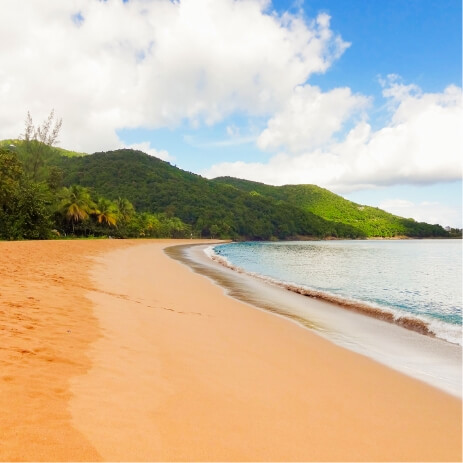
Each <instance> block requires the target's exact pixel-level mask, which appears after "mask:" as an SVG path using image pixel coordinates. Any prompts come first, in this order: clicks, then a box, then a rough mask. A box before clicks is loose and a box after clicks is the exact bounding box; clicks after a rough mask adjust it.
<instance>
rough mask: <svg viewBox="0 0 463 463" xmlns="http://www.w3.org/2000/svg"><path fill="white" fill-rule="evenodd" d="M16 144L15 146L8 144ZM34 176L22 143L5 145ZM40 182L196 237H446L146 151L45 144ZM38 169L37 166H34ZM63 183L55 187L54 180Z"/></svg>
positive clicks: (297, 188) (324, 193)
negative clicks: (178, 225) (188, 167)
mask: <svg viewBox="0 0 463 463" xmlns="http://www.w3.org/2000/svg"><path fill="white" fill-rule="evenodd" d="M11 145H14V147H11ZM1 147H10V148H9V149H13V150H14V151H15V152H16V153H17V155H18V158H19V159H20V160H21V161H22V163H23V165H24V166H25V168H26V171H28V170H29V171H31V161H35V159H31V157H30V154H29V153H28V151H27V149H26V148H25V146H24V144H23V142H22V141H21V140H3V141H0V148H1ZM41 152H42V154H41V162H40V166H39V169H38V170H37V169H36V170H35V171H34V172H36V175H35V179H36V180H37V181H39V182H40V181H43V182H50V179H51V178H53V181H54V183H55V184H59V182H61V183H62V185H63V186H71V185H81V186H84V187H88V188H90V189H91V190H92V191H93V193H94V194H95V195H96V196H102V197H105V198H108V199H109V200H115V199H117V198H126V199H128V200H129V201H130V202H131V203H133V205H134V206H135V208H136V210H137V211H138V212H149V213H164V214H165V215H166V216H167V217H178V218H179V219H181V220H182V221H183V222H184V223H185V224H188V225H189V226H191V230H192V232H193V233H194V234H195V235H198V236H203V237H208V236H212V237H222V238H232V239H251V240H258V239H261V240H271V239H291V238H292V239H304V238H366V237H395V236H407V237H434V236H436V237H447V236H449V233H448V232H447V231H446V230H444V229H443V228H442V227H441V226H439V225H429V224H425V223H417V222H415V221H414V220H412V219H404V218H402V217H397V216H394V215H392V214H389V213H387V212H385V211H382V210H380V209H377V208H373V207H368V206H362V205H359V204H356V203H353V202H351V201H347V200H345V199H344V198H342V197H341V196H338V195H336V194H334V193H332V192H330V191H328V190H326V189H323V188H320V187H317V186H315V185H286V186H281V187H276V186H271V185H265V184H263V183H257V182H251V181H247V180H241V179H237V178H231V177H221V178H216V179H214V180H208V179H205V178H203V177H201V176H199V175H196V174H193V173H191V172H186V171H183V170H181V169H179V168H177V167H174V166H172V165H171V164H170V163H168V162H165V161H161V160H160V159H157V158H155V157H152V156H149V155H147V154H145V153H143V152H141V151H135V150H130V149H121V150H115V151H108V152H101V153H94V154H92V155H85V153H79V152H75V151H69V150H64V149H61V148H51V147H46V148H45V147H44V149H43V150H42V151H41ZM35 165H36V164H35ZM56 182H58V183H56Z"/></svg>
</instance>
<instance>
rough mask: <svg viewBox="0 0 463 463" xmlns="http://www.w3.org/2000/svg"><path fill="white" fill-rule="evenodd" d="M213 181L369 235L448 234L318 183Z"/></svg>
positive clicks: (221, 179) (223, 179)
mask: <svg viewBox="0 0 463 463" xmlns="http://www.w3.org/2000/svg"><path fill="white" fill-rule="evenodd" d="M213 181H214V182H217V183H221V184H226V185H233V186H235V187H236V188H239V189H241V190H243V191H255V192H257V193H259V194H262V195H265V196H268V197H272V198H274V199H276V200H280V201H284V202H286V203H289V204H293V205H297V206H298V207H301V208H302V209H304V210H305V211H309V212H312V213H313V214H315V215H317V216H319V217H322V218H324V219H326V220H329V221H330V222H335V223H343V224H348V225H351V226H353V227H355V228H356V229H357V230H359V231H360V232H361V233H362V234H364V235H365V236H367V237H394V236H401V235H403V236H413V237H420V236H444V235H443V233H442V230H443V229H442V227H440V226H436V225H429V224H427V223H424V222H416V221H415V220H413V219H405V218H403V217H398V216H396V215H393V214H390V213H388V212H385V211H383V210H381V209H378V208H377V207H370V206H363V205H360V204H357V203H354V202H352V201H348V200H346V199H344V198H343V197H341V196H339V195H336V194H334V193H332V192H331V191H329V190H326V189H324V188H320V187H318V186H316V185H284V186H280V187H276V186H271V185H265V184H263V183H258V182H251V181H248V180H242V179H237V178H233V177H218V178H216V179H214V180H213Z"/></svg>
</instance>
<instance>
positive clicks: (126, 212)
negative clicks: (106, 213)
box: [115, 197, 135, 223]
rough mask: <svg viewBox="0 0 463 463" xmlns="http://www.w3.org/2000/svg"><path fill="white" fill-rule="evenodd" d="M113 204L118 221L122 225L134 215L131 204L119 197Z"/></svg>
mask: <svg viewBox="0 0 463 463" xmlns="http://www.w3.org/2000/svg"><path fill="white" fill-rule="evenodd" d="M115 202H116V207H117V209H118V211H119V214H118V215H119V220H120V221H121V222H122V223H126V222H128V221H129V220H130V219H131V218H132V217H133V216H134V214H135V208H134V207H133V205H132V203H131V202H130V201H129V200H128V199H125V198H120V197H119V198H118V199H117V200H116V201H115Z"/></svg>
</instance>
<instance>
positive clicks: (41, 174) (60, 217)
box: [0, 143, 191, 240]
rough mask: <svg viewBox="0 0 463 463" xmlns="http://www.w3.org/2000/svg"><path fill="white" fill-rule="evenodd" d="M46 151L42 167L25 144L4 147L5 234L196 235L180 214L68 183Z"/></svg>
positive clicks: (0, 223) (0, 192) (0, 165)
mask: <svg viewBox="0 0 463 463" xmlns="http://www.w3.org/2000/svg"><path fill="white" fill-rule="evenodd" d="M9 146H10V145H9ZM41 150H42V151H43V153H44V156H43V157H42V158H41V160H42V161H44V162H43V163H40V169H37V168H36V167H37V164H36V163H33V162H28V161H30V158H29V157H28V150H26V149H25V147H24V146H22V144H20V143H19V144H18V146H15V147H14V149H13V147H10V148H5V147H0V239H7V240H14V239H47V238H56V237H59V236H61V237H65V236H68V235H72V236H82V237H88V236H116V237H130V236H133V237H144V236H147V237H172V238H181V237H190V236H191V227H190V226H189V225H187V224H185V223H183V222H182V221H181V220H180V219H178V218H176V217H172V216H168V215H167V214H163V213H159V214H150V213H137V212H136V211H135V208H134V207H133V205H132V203H131V202H130V201H128V200H127V199H125V198H121V197H118V198H116V199H115V200H109V199H107V198H105V197H103V196H101V195H98V194H96V193H95V191H93V190H91V189H89V188H85V187H82V186H80V185H71V186H69V188H67V187H63V186H62V178H63V172H62V171H61V170H60V169H59V168H58V167H57V166H53V165H51V164H48V162H51V160H56V152H54V150H53V149H51V148H50V147H41ZM21 159H22V160H21Z"/></svg>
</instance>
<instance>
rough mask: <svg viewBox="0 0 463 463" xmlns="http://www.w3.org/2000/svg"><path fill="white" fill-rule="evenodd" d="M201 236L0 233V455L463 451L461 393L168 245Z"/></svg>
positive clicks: (368, 456)
mask: <svg viewBox="0 0 463 463" xmlns="http://www.w3.org/2000/svg"><path fill="white" fill-rule="evenodd" d="M195 242H196V241H193V242H192V241H191V240H183V241H182V240H146V241H145V240H143V241H142V240H139V241H130V240H128V241H122V242H121V241H119V240H107V241H81V242H66V241H63V242H59V241H57V242H26V243H0V252H1V253H2V254H1V255H2V263H3V264H4V265H3V273H2V277H3V281H4V284H3V285H2V288H1V290H0V293H1V297H2V299H1V300H2V305H3V304H5V306H6V304H16V305H14V306H13V305H10V307H12V309H7V310H4V311H3V312H2V317H3V319H4V321H5V326H6V327H7V330H8V333H9V334H10V336H9V337H8V338H7V341H8V348H7V349H3V350H2V351H1V352H0V354H1V355H2V357H0V361H1V365H2V372H3V371H6V370H5V369H4V367H7V368H8V370H9V371H8V375H6V374H5V375H4V377H3V381H2V382H1V388H2V389H1V391H0V397H2V410H3V412H4V414H6V416H8V421H5V420H1V421H0V422H1V424H0V426H1V427H2V428H1V432H2V436H6V440H5V439H3V441H4V442H6V443H7V445H6V446H4V445H3V442H2V447H1V448H0V459H2V460H34V461H39V460H90V461H96V460H106V461H107V460H113V461H114V460H119V461H120V460H128V461H134V460H140V461H142V460H144V461H153V460H163V461H182V460H183V461H185V460H186V461H243V460H244V461H277V460H280V461H281V460H286V461H297V460H299V461H301V460H304V461H372V460H374V461H379V460H381V461H385V460H386V461H458V460H461V400H459V399H457V398H455V397H452V396H450V395H448V394H445V393H443V392H441V391H439V390H437V389H435V388H433V387H430V386H428V385H426V384H423V383H421V382H419V381H416V380H413V379H411V378H408V377H406V376H404V375H402V374H400V373H397V372H395V371H393V370H390V369H389V368H386V367H384V366H383V365H380V364H379V363H377V362H375V361H372V360H370V359H368V358H365V357H363V356H360V355H358V354H356V353H353V352H350V351H348V350H346V349H344V348H341V347H338V346H336V345H334V344H333V343H331V342H328V341H326V340H324V339H323V338H321V337H320V336H317V335H315V334H313V333H311V332H310V331H308V330H306V329H305V328H302V327H300V326H298V325H297V324H295V323H293V322H291V321H289V320H286V319H283V318H281V317H275V316H274V315H273V314H271V313H267V312H264V311H263V310H256V309H255V307H253V306H251V305H249V304H247V303H243V302H240V301H237V300H235V299H233V298H231V297H228V296H226V295H225V294H224V290H223V289H222V288H221V287H219V286H218V285H216V284H213V283H211V281H209V280H208V279H207V278H204V277H203V276H201V275H198V274H196V273H194V272H193V271H191V269H190V268H189V267H187V266H185V265H184V264H181V263H179V262H177V261H175V260H173V259H170V258H169V257H167V256H166V255H165V253H164V249H165V248H167V247H169V246H174V245H179V244H182V243H183V244H192V243H195ZM198 243H199V241H198ZM203 243H204V241H203ZM206 243H207V244H210V243H211V242H210V241H209V240H206ZM6 251H7V252H6ZM63 256H67V259H63ZM21 285H23V286H21ZM32 298H34V299H32ZM31 301H32V302H31ZM34 307H36V308H37V310H36V311H34V317H35V318H34V320H32V321H31V320H29V319H28V318H27V317H32V315H31V309H32V308H34ZM27 325H31V326H34V329H33V330H32V331H33V332H34V334H33V335H28V331H27V330H28V328H27ZM68 331H70V332H68ZM18 333H19V335H18ZM41 334H42V337H40V335H41ZM70 336H72V338H70ZM71 340H72V341H71ZM29 344H30V346H29ZM32 344H34V345H36V344H40V345H38V347H37V348H47V349H49V351H48V354H47V355H48V357H47V358H45V356H44V357H43V358H42V357H41V355H42V354H40V352H41V351H40V350H39V351H37V353H36V355H33V354H31V353H28V352H21V350H24V351H26V350H29V351H30V352H34V349H36V347H34V346H32ZM28 346H29V347H28ZM42 352H43V351H42ZM13 354H14V355H13ZM52 354H53V355H52ZM58 354H59V356H58ZM50 359H52V360H50ZM5 376H9V379H6V378H5ZM33 378H35V380H33ZM57 381H60V383H59V384H57ZM58 386H60V387H61V388H62V391H61V392H59V391H58ZM443 430H444V431H443ZM39 432H40V433H42V434H39ZM44 433H45V434H44ZM41 435H42V436H43V435H45V437H43V438H41V437H40V436H41ZM334 443H335V445H333V444H334Z"/></svg>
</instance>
